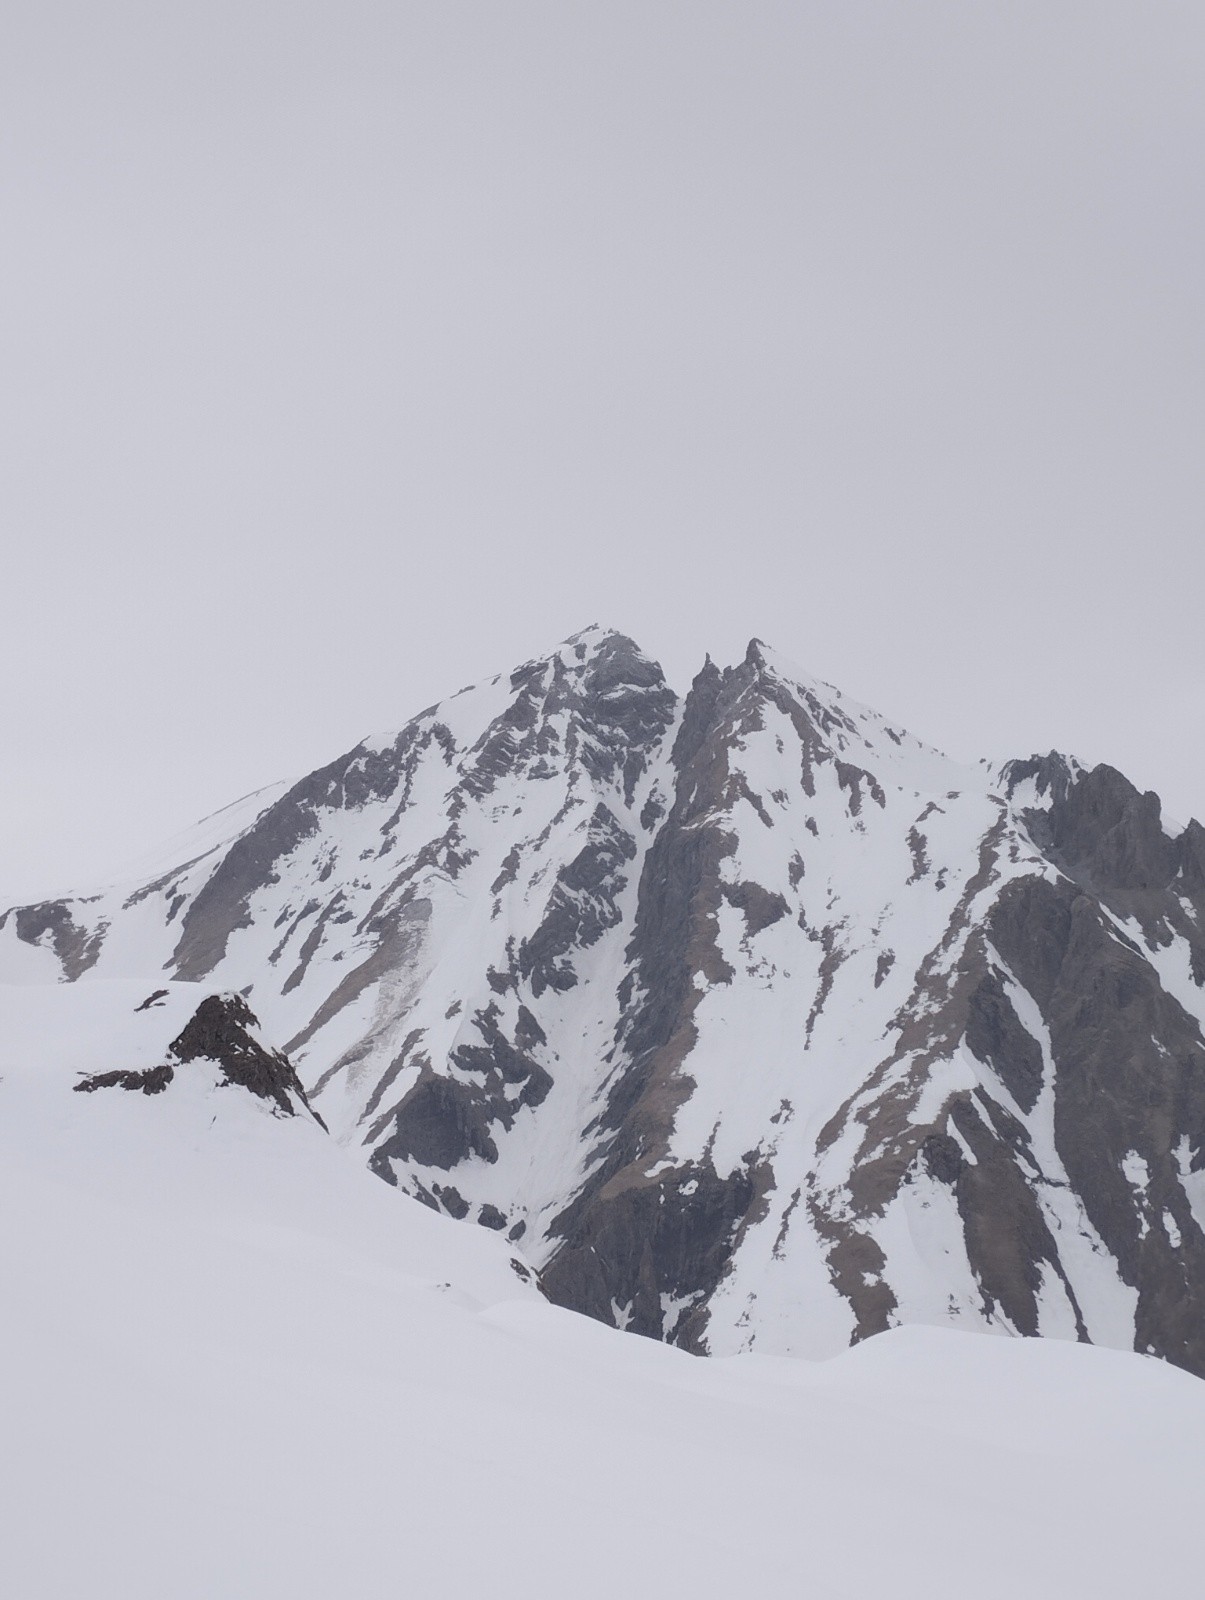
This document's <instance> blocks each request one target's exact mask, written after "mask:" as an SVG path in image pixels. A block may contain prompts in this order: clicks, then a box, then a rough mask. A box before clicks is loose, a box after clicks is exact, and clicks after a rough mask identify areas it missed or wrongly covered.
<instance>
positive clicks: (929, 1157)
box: [920, 1133, 966, 1183]
mask: <svg viewBox="0 0 1205 1600" xmlns="http://www.w3.org/2000/svg"><path fill="white" fill-rule="evenodd" d="M920 1148H921V1155H922V1156H923V1157H924V1161H925V1168H926V1170H927V1171H928V1173H929V1175H930V1176H931V1177H934V1178H936V1179H937V1181H938V1183H957V1181H958V1179H959V1177H960V1176H961V1175H962V1169H963V1168H964V1167H965V1166H966V1158H965V1157H964V1155H963V1153H962V1146H961V1145H960V1144H959V1143H958V1141H957V1139H951V1137H950V1135H949V1134H948V1133H929V1134H926V1135H925V1138H924V1140H923V1141H922V1143H921V1147H920Z"/></svg>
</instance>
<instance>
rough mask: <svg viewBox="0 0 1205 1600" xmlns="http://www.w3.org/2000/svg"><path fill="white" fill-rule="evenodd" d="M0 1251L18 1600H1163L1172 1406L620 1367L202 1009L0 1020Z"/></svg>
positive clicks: (999, 1367)
mask: <svg viewBox="0 0 1205 1600" xmlns="http://www.w3.org/2000/svg"><path fill="white" fill-rule="evenodd" d="M165 991H166V992H165ZM148 1002H149V1003H148ZM165 1067H170V1068H171V1069H172V1070H171V1076H170V1077H166V1074H165V1072H164V1071H163V1070H162V1069H164V1068H165ZM165 1079H166V1081H165ZM101 1080H106V1081H101ZM274 1088H278V1089H280V1090H281V1092H282V1094H283V1096H284V1101H285V1103H283V1104H282V1102H281V1100H280V1099H278V1098H277V1095H276V1093H275V1092H273V1090H274ZM0 1217H2V1218H3V1226H0V1277H2V1281H3V1284H4V1295H5V1299H4V1317H3V1319H2V1321H0V1417H2V1418H3V1449H0V1594H3V1595H4V1596H6V1597H8V1596H12V1597H14V1600H215V1597H221V1600H226V1597H230V1600H244V1597H247V1600H251V1597H254V1600H286V1597H287V1600H331V1597H332V1596H339V1595H355V1596H358V1595H368V1594H377V1593H385V1594H392V1593H394V1592H405V1593H411V1592H413V1593H415V1594H421V1595H431V1596H439V1597H440V1600H477V1597H479V1596H481V1595H490V1596H498V1597H501V1600H512V1597H515V1600H517V1597H520V1596H522V1597H524V1600H527V1597H533V1600H559V1597H561V1596H566V1595H572V1596H574V1597H581V1600H602V1597H604V1596H605V1597H610V1596H612V1595H613V1594H614V1593H615V1591H616V1588H617V1586H622V1585H624V1584H627V1585H628V1586H629V1587H630V1586H631V1581H632V1580H631V1574H632V1573H638V1574H639V1580H638V1586H639V1587H640V1588H641V1589H646V1588H647V1589H648V1590H649V1591H650V1592H652V1593H655V1594H658V1595H667V1596H670V1595H684V1594H689V1595H692V1596H698V1597H700V1600H730V1597H733V1596H738V1595H744V1594H746V1593H750V1592H752V1593H754V1594H758V1595H767V1596H769V1595H782V1594H792V1593H796V1592H800V1593H806V1594H807V1595H808V1596H809V1597H814V1600H847V1597H849V1596H853V1595H866V1594H873V1593H879V1592H890V1593H891V1594H892V1595H898V1596H900V1597H901V1600H922V1597H925V1596H928V1595H930V1594H931V1593H932V1591H933V1584H934V1571H935V1566H936V1568H937V1570H939V1571H941V1572H944V1573H946V1574H950V1575H952V1576H951V1580H950V1581H951V1582H952V1583H954V1585H955V1586H956V1587H957V1586H959V1585H961V1586H963V1587H967V1586H973V1588H974V1591H975V1593H976V1594H977V1595H979V1596H982V1597H983V1600H1011V1597H1013V1596H1015V1595H1017V1594H1019V1593H1025V1594H1026V1595H1032V1596H1034V1597H1036V1600H1079V1597H1083V1600H1088V1597H1089V1596H1091V1597H1092V1600H1130V1597H1132V1596H1133V1595H1135V1594H1137V1593H1142V1592H1145V1591H1147V1590H1152V1591H1154V1592H1156V1593H1170V1594H1182V1593H1190V1592H1191V1589H1192V1586H1193V1579H1194V1576H1195V1573H1196V1568H1197V1565H1198V1552H1197V1545H1198V1539H1197V1534H1196V1520H1195V1508H1196V1502H1197V1499H1198V1497H1199V1487H1198V1486H1199V1484H1200V1481H1201V1477H1202V1473H1203V1472H1205V1389H1202V1388H1201V1387H1200V1386H1199V1385H1198V1384H1197V1382H1196V1380H1195V1379H1193V1378H1190V1377H1189V1376H1187V1375H1186V1374H1185V1373H1182V1372H1176V1371H1173V1370H1172V1369H1171V1368H1170V1367H1168V1366H1166V1365H1161V1364H1160V1363H1157V1362H1154V1361H1144V1360H1142V1359H1141V1358H1139V1357H1137V1356H1134V1355H1128V1354H1119V1353H1117V1352H1115V1351H1107V1350H1088V1349H1081V1348H1078V1347H1075V1346H1070V1345H1066V1344H1057V1343H1054V1342H1050V1341H1038V1340H1029V1341H1021V1340H1004V1339H981V1338H972V1337H966V1336H959V1335H957V1334H954V1333H951V1332H949V1331H946V1330H937V1329H924V1328H914V1329H896V1330H894V1331H892V1332H891V1333H889V1334H887V1335H884V1336H882V1337H880V1338H876V1339H872V1340H870V1341H868V1342H867V1343H865V1344H863V1345H861V1346H859V1347H858V1348H857V1349H856V1350H852V1351H847V1352H845V1353H843V1354H842V1355H841V1356H840V1357H839V1358H838V1359H835V1360H833V1361H831V1362H823V1363H812V1362H799V1361H782V1360H774V1359H770V1358H767V1357H764V1356H760V1355H757V1354H753V1355H749V1356H744V1357H741V1358H739V1359H738V1360H735V1361H711V1362H709V1361H696V1360H693V1359H692V1358H691V1357H689V1356H688V1355H686V1354H684V1353H683V1352H682V1351H680V1350H675V1349H672V1348H667V1347H665V1346H662V1345H658V1344H655V1343H653V1342H651V1341H649V1340H646V1339H631V1338H627V1337H624V1336H623V1335H621V1334H619V1333H617V1332H615V1330H614V1329H608V1328H604V1327H601V1326H600V1325H598V1324H597V1323H594V1322H591V1321H589V1320H588V1319H586V1318H584V1317H578V1316H573V1315H571V1314H570V1313H568V1312H565V1311H563V1310H560V1309H558V1308H556V1307H554V1306H551V1305H549V1304H548V1303H547V1302H546V1301H545V1300H544V1299H543V1298H542V1297H541V1296H540V1295H539V1293H538V1292H537V1290H536V1288H535V1287H534V1284H533V1281H532V1278H531V1275H530V1273H529V1272H528V1271H527V1269H526V1267H525V1265H524V1263H523V1260H522V1257H521V1253H520V1252H519V1251H518V1250H517V1249H516V1247H515V1246H513V1245H509V1244H508V1243H507V1242H506V1241H505V1240H504V1239H502V1238H500V1237H499V1236H498V1235H497V1234H496V1233H492V1232H490V1231H488V1230H485V1229H481V1228H475V1227H468V1226H465V1225H463V1224H459V1223H455V1222H452V1221H450V1220H449V1219H448V1218H447V1217H445V1216H441V1215H439V1214H437V1212H435V1211H433V1210H431V1209H429V1208H427V1207H424V1206H422V1205H420V1204H418V1203H417V1202H415V1201H413V1200H410V1199H407V1198H406V1197H405V1196H402V1195H399V1194H397V1193H396V1191H391V1190H390V1189H388V1188H387V1187H386V1186H385V1185H384V1184H382V1183H380V1182H379V1181H378V1180H377V1179H376V1178H374V1177H373V1176H372V1175H371V1174H370V1173H369V1172H368V1170H367V1169H366V1167H365V1166H364V1164H363V1162H362V1161H361V1160H359V1159H358V1157H357V1156H356V1154H355V1152H354V1151H351V1150H348V1149H346V1148H344V1147H340V1145H339V1144H338V1143H337V1142H336V1141H335V1140H334V1139H332V1138H330V1137H329V1136H328V1135H327V1134H326V1133H325V1132H324V1131H323V1130H322V1129H321V1127H320V1126H319V1125H318V1123H317V1121H316V1120H315V1118H314V1117H312V1116H311V1115H309V1114H308V1113H307V1111H306V1109H305V1106H304V1104H303V1103H302V1102H301V1100H300V1097H299V1096H298V1094H297V1090H296V1087H295V1085H293V1084H292V1082H291V1080H290V1078H289V1077H288V1069H287V1067H286V1066H283V1065H282V1063H281V1061H280V1058H279V1057H277V1056H276V1055H274V1053H273V1052H272V1050H271V1049H270V1047H269V1046H268V1045H267V1044H266V1043H265V1042H264V1041H263V1040H261V1039H260V1038H259V1036H258V1030H257V1029H256V1027H255V1025H254V1023H253V1022H252V1021H251V1020H250V1018H249V1017H248V1015H247V1013H246V1008H245V1006H244V1005H243V1004H242V1003H241V1002H232V1001H230V1000H229V998H228V997H223V996H222V995H220V994H214V993H212V992H211V991H210V990H209V989H208V987H207V986H205V985H190V984H183V983H176V982H169V983H167V984H159V985H157V986H155V988H152V989H149V990H148V988H147V986H146V985H145V984H140V983H135V982H132V981H131V982H125V981H120V980H114V981H109V982H107V981H103V980H102V981H90V982H83V983H78V984H57V985H56V984H28V985H22V986H15V985H0Z"/></svg>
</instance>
